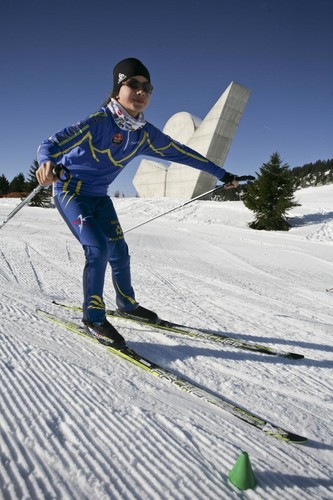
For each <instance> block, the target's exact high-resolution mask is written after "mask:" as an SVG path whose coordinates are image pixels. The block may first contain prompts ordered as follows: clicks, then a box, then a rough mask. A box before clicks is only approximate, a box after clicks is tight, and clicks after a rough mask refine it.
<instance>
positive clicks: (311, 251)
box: [0, 186, 333, 500]
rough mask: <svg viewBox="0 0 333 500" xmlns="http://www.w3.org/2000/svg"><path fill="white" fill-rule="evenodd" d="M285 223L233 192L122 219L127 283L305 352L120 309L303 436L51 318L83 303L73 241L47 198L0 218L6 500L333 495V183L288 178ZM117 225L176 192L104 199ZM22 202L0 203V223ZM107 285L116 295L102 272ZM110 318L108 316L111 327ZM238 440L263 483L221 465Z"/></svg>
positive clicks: (156, 340) (159, 348)
mask: <svg viewBox="0 0 333 500" xmlns="http://www.w3.org/2000/svg"><path fill="white" fill-rule="evenodd" d="M296 197H297V199H298V201H299V202H300V203H301V206H300V207H297V208H295V209H294V210H293V211H292V213H291V214H290V216H291V217H292V222H293V226H294V227H293V229H292V230H290V231H289V232H286V233H285V232H262V231H253V230H251V229H249V228H248V226H247V223H248V222H249V221H251V220H252V219H253V214H252V213H251V212H249V211H248V210H247V209H246V208H245V207H244V205H243V204H242V203H241V202H229V203H228V202H227V203H218V202H208V201H197V202H194V203H193V204H190V205H188V206H186V207H184V208H183V209H181V210H179V211H176V212H173V213H171V214H169V215H167V216H165V217H163V218H160V219H158V220H156V221H154V222H151V223H150V224H147V225H145V226H142V227H140V228H138V229H136V230H133V231H131V232H128V234H127V235H126V238H127V242H128V244H129V247H130V251H131V255H132V274H133V284H134V287H135V290H136V295H137V298H138V300H139V301H140V302H141V303H142V305H144V306H146V307H149V308H153V309H154V310H156V312H158V313H159V315H160V316H161V317H164V318H166V319H171V320H175V321H177V322H182V323H186V324H188V325H193V326H198V327H203V328H205V329H207V330H209V331H212V332H221V333H227V334H228V335H230V336H234V337H236V338H245V339H247V340H253V341H258V342H260V343H262V344H267V345H270V346H275V347H278V348H280V349H285V350H290V351H294V352H300V353H302V354H304V356H305V359H304V360H300V361H291V360H287V359H283V358H272V357H270V356H265V355H263V354H256V353H251V352H246V351H240V350H237V349H235V348H231V347H226V346H222V345H220V346H219V345H218V344H216V343H212V342H208V341H204V340H195V339H189V338H186V337H181V336H177V335H171V334H170V335H165V334H162V333H160V332H157V331H152V330H149V329H148V328H144V327H141V326H137V325H133V327H132V328H129V325H128V324H124V323H120V322H118V323H117V326H118V327H119V329H121V332H122V333H123V335H124V336H125V338H126V339H127V340H128V344H129V345H130V346H132V347H133V348H135V349H136V350H137V351H138V352H140V353H141V354H142V355H144V356H146V357H148V358H150V359H152V360H154V361H155V362H157V363H159V364H160V365H162V366H164V367H165V368H167V369H169V370H172V371H173V372H175V373H177V374H180V375H182V376H185V377H186V378H188V379H189V380H191V381H193V382H195V383H197V384H199V385H201V386H203V387H205V388H208V389H209V390H211V391H213V392H214V393H216V394H218V395H223V396H225V397H227V398H228V399H230V400H232V401H234V402H235V403H238V404H239V405H241V406H244V407H245V408H247V409H249V410H251V411H253V412H255V413H257V414H259V415H261V416H263V417H265V418H267V419H269V420H270V421H272V422H274V423H276V424H279V425H281V426H282V427H285V428H287V429H289V430H292V431H294V432H297V433H299V434H302V435H305V436H307V437H308V438H309V441H308V442H307V444H304V445H288V444H287V443H284V442H280V441H277V440H275V439H274V438H271V437H268V436H266V435H265V434H263V433H261V432H260V431H258V430H256V429H254V428H252V427H250V426H248V425H247V424H246V423H244V422H241V421H240V420H239V419H236V418H235V417H233V416H232V415H230V414H228V413H225V412H223V411H221V410H219V409H218V408H214V407H212V406H209V405H207V404H205V403H204V402H202V401H200V400H198V399H196V398H194V397H193V396H191V395H187V394H185V393H184V392H182V391H180V390H179V389H178V388H177V387H175V386H172V385H170V384H168V383H167V382H166V381H163V380H161V379H156V378H154V377H152V376H150V375H149V374H147V373H145V372H143V371H141V370H140V369H138V368H136V367H135V366H132V365H129V364H128V363H126V362H125V361H123V360H121V359H118V358H116V357H113V356H112V355H111V354H110V353H108V352H107V351H106V350H105V349H104V348H103V346H101V345H97V344H95V343H93V342H91V341H90V340H89V339H83V338H81V337H79V336H76V335H75V334H74V333H70V332H68V331H66V330H63V329H62V328H60V327H57V326H55V325H53V324H49V323H48V322H47V321H46V320H44V319H42V318H40V317H39V316H37V314H36V312H35V310H36V308H37V307H40V308H44V309H47V310H50V311H54V312H59V313H60V314H62V315H63V316H64V317H67V318H71V319H77V320H78V321H79V315H78V314H77V313H71V312H69V311H68V312H67V311H64V310H61V311H57V309H56V308H55V306H53V305H52V304H51V302H52V300H53V299H57V300H60V301H67V302H70V303H73V304H76V303H78V304H80V303H81V300H82V293H81V275H82V268H83V264H84V259H83V254H82V250H81V247H80V245H79V244H78V243H77V242H76V240H75V239H74V238H73V237H72V235H71V234H70V232H69V230H68V229H67V227H66V225H65V224H64V223H63V221H62V220H61V218H60V216H59V215H58V213H57V211H56V210H54V209H39V208H30V207H25V208H23V209H22V210H21V211H20V212H19V213H18V214H17V215H16V216H15V217H14V218H13V219H12V220H11V221H9V222H8V223H7V224H6V225H5V226H4V227H3V229H2V230H1V231H0V241H1V244H0V283H1V291H0V318H1V323H0V335H1V346H2V348H1V388H0V392H1V406H2V409H1V458H2V464H1V470H0V483H1V484H0V486H1V490H2V495H3V497H4V498H5V499H23V498H24V499H44V498H45V499H54V498H56V499H72V498H73V499H80V500H82V499H90V500H91V499H112V500H113V499H122V500H123V499H126V500H127V499H170V500H171V499H172V500H176V499H191V500H192V499H200V500H201V499H205V500H206V499H214V500H215V499H226V498H238V497H239V496H240V495H241V496H242V498H250V499H265V500H266V499H279V500H280V499H281V498H283V499H288V500H289V499H297V500H299V499H302V500H303V499H314V498H315V499H328V498H333V453H332V450H333V437H332V410H333V404H332V387H333V375H332V367H333V363H332V354H333V340H332V334H333V293H331V292H327V291H326V290H329V289H331V288H332V289H333V244H332V243H333V186H323V187H316V188H308V189H306V190H301V191H299V192H297V196H296ZM114 202H115V205H116V207H117V210H118V213H119V217H120V220H121V223H122V226H123V229H124V230H126V229H128V228H131V227H133V226H134V225H136V224H138V223H140V222H142V221H144V220H145V219H147V218H150V217H153V216H155V215H157V214H159V213H161V212H163V211H166V210H168V209H170V208H172V207H173V206H176V205H177V204H178V203H179V201H178V200H145V199H126V198H125V199H116V200H114ZM15 203H17V200H5V199H2V200H0V221H1V220H2V219H3V218H4V217H5V216H6V215H8V214H9V212H10V211H11V210H12V209H13V208H14V206H15ZM105 299H106V302H107V306H108V307H112V306H114V294H113V289H112V285H111V278H110V275H109V274H108V276H107V282H106V289H105ZM115 324H116V323H115ZM241 451H247V452H248V454H249V457H250V460H251V464H252V468H253V470H254V473H255V476H256V478H257V482H258V485H257V487H256V489H255V490H248V491H246V492H244V493H242V494H241V493H240V492H239V490H237V489H235V487H233V486H232V485H231V484H230V483H229V481H228V473H229V471H230V469H231V468H232V467H233V465H234V463H235V462H236V460H237V458H238V456H239V455H240V453H241Z"/></svg>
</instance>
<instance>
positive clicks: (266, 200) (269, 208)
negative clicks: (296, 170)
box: [242, 153, 299, 231]
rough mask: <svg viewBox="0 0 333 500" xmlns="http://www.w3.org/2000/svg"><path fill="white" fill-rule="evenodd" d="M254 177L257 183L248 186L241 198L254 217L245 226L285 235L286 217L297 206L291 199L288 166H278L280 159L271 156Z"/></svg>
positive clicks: (287, 224) (273, 155) (286, 227)
mask: <svg viewBox="0 0 333 500" xmlns="http://www.w3.org/2000/svg"><path fill="white" fill-rule="evenodd" d="M257 175H258V178H257V180H256V181H255V182H253V183H252V184H248V186H247V189H246V192H245V194H244V195H243V197H242V200H243V202H244V204H245V206H246V207H247V208H249V209H250V210H253V212H254V213H255V214H256V219H255V220H254V221H253V222H251V223H250V224H249V226H250V227H251V228H252V229H258V230H262V229H264V230H266V231H289V229H290V227H291V226H290V224H289V222H288V221H287V218H286V213H287V212H288V210H290V209H291V208H293V207H297V206H299V205H298V204H297V203H296V202H295V200H294V198H293V194H294V191H295V187H294V183H293V180H292V178H291V176H290V174H289V165H287V164H286V163H285V164H282V161H281V158H280V155H279V154H278V153H274V154H272V156H271V158H270V162H269V163H264V164H263V166H262V167H261V169H260V174H257Z"/></svg>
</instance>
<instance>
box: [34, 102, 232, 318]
mask: <svg viewBox="0 0 333 500" xmlns="http://www.w3.org/2000/svg"><path fill="white" fill-rule="evenodd" d="M139 155H145V156H151V157H154V158H160V159H162V160H167V161H171V162H177V163H182V164H185V165H188V166H191V167H194V168H197V169H199V170H202V171H205V172H208V173H209V174H212V175H214V176H216V177H217V178H218V179H221V178H222V177H223V175H224V174H225V170H224V169H222V168H221V167H218V166H217V165H215V164H214V163H213V162H211V161H209V160H208V159H207V158H205V157H204V156H202V155H200V154H199V153H197V152H196V151H194V150H193V149H191V148H188V147H187V146H185V145H183V144H180V143H178V142H176V141H174V140H173V139H171V138H170V137H169V136H167V135H166V134H164V133H163V132H161V131H160V130H159V129H157V128H156V127H154V126H153V125H152V124H150V123H148V122H146V123H145V124H144V125H143V126H142V127H141V128H139V129H137V130H124V129H123V128H120V127H119V126H118V125H117V123H116V122H115V120H114V118H113V115H112V113H111V111H110V109H109V108H108V107H102V108H101V109H100V110H99V111H98V112H97V113H94V114H92V115H90V116H89V117H88V118H87V119H85V120H83V121H81V122H79V123H77V124H75V125H72V126H70V127H67V128H65V129H63V130H62V131H60V132H57V133H56V134H54V135H53V136H52V137H50V138H49V139H47V140H45V141H44V142H43V143H42V144H41V145H40V146H39V148H38V153H37V158H38V163H39V165H41V164H42V163H44V162H46V161H52V162H54V163H56V164H62V165H64V166H65V167H67V169H68V171H69V176H66V178H65V179H64V180H59V181H57V182H56V183H55V184H54V202H55V205H56V207H57V209H58V210H59V212H60V214H61V216H62V217H63V218H64V220H65V221H66V223H67V225H68V227H69V228H70V230H71V231H72V233H73V234H74V236H75V237H76V238H77V239H78V240H79V242H80V243H81V245H82V246H83V249H84V252H85V258H86V262H85V267H84V272H83V292H84V303H83V319H84V320H88V321H91V322H102V321H103V320H104V318H105V304H104V300H103V289H104V280H105V272H106V267H107V264H108V263H109V264H110V265H111V271H112V280H113V285H114V288H115V293H116V304H117V307H118V308H119V309H121V310H124V311H130V310H133V309H135V308H136V307H137V306H138V302H137V301H136V299H135V294H134V290H133V287H132V283H131V273H130V256H129V252H128V247H127V244H126V242H125V240H124V235H123V232H122V229H121V226H120V224H119V221H118V217H117V214H116V211H115V209H114V206H113V203H112V201H111V198H110V197H109V196H108V194H107V192H108V188H109V185H110V184H111V183H112V182H113V181H114V179H115V178H116V177H117V175H119V174H120V172H121V171H122V169H123V168H124V167H125V166H126V165H127V163H129V162H130V161H131V160H133V158H135V157H137V156H139Z"/></svg>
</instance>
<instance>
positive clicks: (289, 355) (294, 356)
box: [286, 352, 304, 359]
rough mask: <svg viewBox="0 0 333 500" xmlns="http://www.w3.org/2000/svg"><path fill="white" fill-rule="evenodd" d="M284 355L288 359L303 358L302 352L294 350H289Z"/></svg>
mask: <svg viewBox="0 0 333 500" xmlns="http://www.w3.org/2000/svg"><path fill="white" fill-rule="evenodd" d="M286 357H287V358H288V359H304V356H303V354H297V353H295V352H289V353H288V354H287V356H286Z"/></svg>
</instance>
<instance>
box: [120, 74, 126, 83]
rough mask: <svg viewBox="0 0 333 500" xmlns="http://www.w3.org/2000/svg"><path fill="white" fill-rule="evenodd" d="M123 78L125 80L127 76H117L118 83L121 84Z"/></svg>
mask: <svg viewBox="0 0 333 500" xmlns="http://www.w3.org/2000/svg"><path fill="white" fill-rule="evenodd" d="M125 78H127V76H126V75H124V73H119V74H118V83H120V82H123V81H124V80H125Z"/></svg>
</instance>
